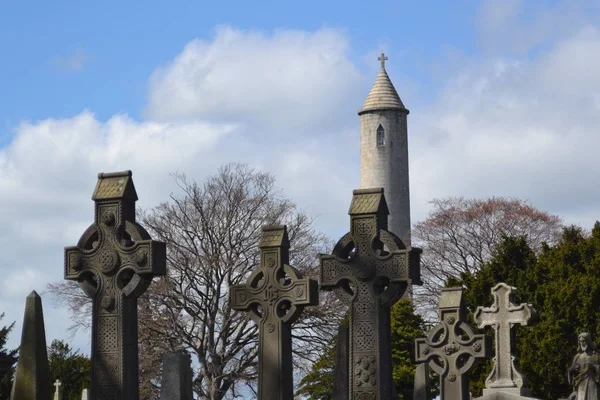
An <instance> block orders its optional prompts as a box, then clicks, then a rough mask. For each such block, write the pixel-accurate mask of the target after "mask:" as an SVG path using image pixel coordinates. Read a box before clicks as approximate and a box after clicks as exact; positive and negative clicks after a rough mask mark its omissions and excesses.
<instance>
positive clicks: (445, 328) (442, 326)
mask: <svg viewBox="0 0 600 400" xmlns="http://www.w3.org/2000/svg"><path fill="white" fill-rule="evenodd" d="M465 314H466V307H465V305H464V301H463V297H462V288H446V289H443V290H442V295H441V296H440V305H439V317H440V322H439V323H438V324H437V325H436V326H434V327H433V329H432V330H431V331H430V332H429V334H428V335H427V338H421V339H417V340H416V341H415V345H416V350H415V358H416V361H417V362H418V363H422V362H426V363H428V364H429V366H431V368H432V369H433V370H434V372H436V373H437V374H438V375H439V376H440V391H441V396H442V398H444V399H456V400H467V399H469V398H470V395H469V392H468V390H466V389H465V388H468V385H467V384H466V382H468V372H469V370H470V369H471V367H472V366H473V363H474V362H475V360H478V359H483V358H488V357H489V348H490V346H489V341H488V340H487V338H486V337H485V335H482V334H475V331H474V330H473V328H472V327H471V326H469V325H468V324H467V323H466V322H465V321H466V317H465ZM449 322H451V323H449Z"/></svg>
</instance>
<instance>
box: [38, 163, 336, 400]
mask: <svg viewBox="0 0 600 400" xmlns="http://www.w3.org/2000/svg"><path fill="white" fill-rule="evenodd" d="M174 177H175V180H176V182H177V185H178V187H179V188H180V189H181V193H180V194H179V195H172V196H171V199H170V201H168V202H165V203H162V204H160V205H158V206H157V207H155V208H153V209H151V210H148V211H146V212H142V213H141V216H140V218H139V219H140V221H141V224H142V225H143V226H144V227H146V229H147V230H148V231H149V232H150V234H151V235H152V237H153V238H154V239H155V240H160V241H164V242H166V243H167V263H168V273H167V276H166V277H162V278H158V279H155V281H154V282H153V284H152V285H151V286H150V289H149V290H148V291H147V292H146V294H145V295H144V296H142V297H141V298H140V301H139V332H140V350H141V351H140V371H141V372H140V381H141V383H142V385H141V386H142V387H141V391H142V392H143V393H146V396H148V397H146V398H155V396H156V393H157V391H156V388H157V387H158V384H159V382H158V381H157V380H158V377H159V376H160V360H161V358H162V355H163V354H164V352H165V351H170V350H185V351H188V352H190V354H191V355H192V357H193V360H194V362H193V364H194V366H195V378H194V391H195V392H196V393H197V395H198V396H199V398H200V399H211V400H216V399H224V398H235V397H237V396H239V395H240V392H243V391H244V390H246V391H247V390H253V389H254V382H255V379H256V374H257V371H256V362H257V351H258V345H257V336H258V332H257V326H256V325H255V324H254V322H252V321H251V320H250V319H249V318H248V316H247V315H246V313H244V312H237V311H234V310H232V309H231V308H230V305H229V286H230V285H236V284H242V283H244V282H245V281H246V279H247V278H248V276H249V274H250V273H251V272H252V271H253V270H254V269H255V268H256V267H257V266H258V263H259V257H260V251H259V248H258V242H259V239H260V234H261V230H262V227H263V226H264V225H274V224H286V225H287V227H288V233H289V237H290V243H291V246H292V248H291V249H290V263H291V264H292V266H294V267H296V268H297V269H298V270H300V271H301V272H303V273H304V275H305V276H306V275H308V276H312V277H315V275H316V273H317V270H318V260H317V258H316V255H317V254H318V253H319V252H327V251H328V250H330V248H331V245H332V243H331V240H330V239H329V238H327V237H326V236H324V235H323V234H321V233H319V232H317V231H316V230H315V229H314V227H313V223H312V222H313V221H312V220H311V219H310V218H309V217H307V216H306V215H305V214H304V213H302V212H300V211H298V209H297V207H296V205H295V204H294V203H293V202H291V201H290V200H288V199H286V198H285V197H283V195H282V193H281V191H279V190H278V189H277V188H276V186H275V179H274V177H273V176H272V175H270V174H268V173H262V172H256V171H254V170H252V169H251V168H249V167H248V166H246V165H241V164H229V165H226V166H224V167H222V168H221V169H220V170H219V171H218V173H217V174H216V175H214V176H212V177H209V178H208V179H207V180H206V181H205V182H204V183H203V184H202V185H198V184H196V183H195V182H191V181H188V180H187V179H186V177H185V175H182V174H177V175H175V176H174ZM48 290H49V291H50V292H51V293H53V294H54V295H55V296H54V297H55V301H57V302H59V303H62V304H65V303H66V304H68V305H69V308H70V311H71V316H72V318H73V319H74V325H73V327H72V329H80V328H82V327H87V326H89V325H87V324H88V322H87V321H88V320H89V310H87V309H85V307H86V306H87V304H88V303H89V301H87V302H86V300H85V299H84V298H82V297H79V296H80V295H79V293H78V291H79V289H76V288H75V287H73V286H72V285H70V284H69V283H68V282H64V283H55V284H51V285H49V286H48ZM75 304H77V305H76V306H75ZM343 312H344V310H343V309H342V308H341V307H340V305H339V303H338V302H337V301H336V300H335V299H334V298H333V297H332V296H330V295H327V294H325V293H321V305H320V306H318V307H309V308H307V309H305V311H304V313H303V316H302V317H301V319H300V320H299V321H298V322H297V323H296V324H295V326H294V330H293V334H294V336H293V340H294V352H295V365H296V366H297V367H301V368H308V366H309V365H310V363H311V362H312V361H314V359H315V358H316V357H317V356H318V354H319V353H320V351H321V349H322V348H323V347H324V346H326V344H327V342H328V341H329V339H330V338H331V337H332V336H333V335H334V334H335V331H336V328H337V324H338V322H339V318H341V317H342V314H343Z"/></svg>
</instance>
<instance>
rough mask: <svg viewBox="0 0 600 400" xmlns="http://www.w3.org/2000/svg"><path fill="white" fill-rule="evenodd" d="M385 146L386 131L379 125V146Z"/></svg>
mask: <svg viewBox="0 0 600 400" xmlns="http://www.w3.org/2000/svg"><path fill="white" fill-rule="evenodd" d="M383 145H385V130H384V129H383V126H381V125H379V128H377V146H383Z"/></svg>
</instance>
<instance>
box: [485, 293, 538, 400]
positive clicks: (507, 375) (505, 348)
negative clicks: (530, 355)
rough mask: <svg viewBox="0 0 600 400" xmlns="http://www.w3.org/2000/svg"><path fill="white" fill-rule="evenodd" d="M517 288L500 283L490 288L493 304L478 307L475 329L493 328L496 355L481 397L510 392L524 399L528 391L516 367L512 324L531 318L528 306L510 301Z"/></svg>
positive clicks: (520, 323) (522, 323) (525, 322)
mask: <svg viewBox="0 0 600 400" xmlns="http://www.w3.org/2000/svg"><path fill="white" fill-rule="evenodd" d="M513 290H516V288H513V287H510V286H508V285H507V284H506V283H499V284H497V285H496V286H494V287H493V288H492V296H493V297H494V304H492V306H491V307H486V308H484V307H477V310H476V311H475V315H474V317H475V322H477V325H478V327H479V328H480V329H481V328H484V327H486V326H492V327H493V328H494V331H495V336H496V338H495V339H496V356H495V357H494V367H493V368H492V372H491V374H490V375H489V376H488V378H487V379H486V381H485V387H486V389H484V393H483V394H484V395H485V394H487V393H488V392H492V391H499V390H501V391H503V392H511V393H514V394H517V395H523V396H527V395H529V390H527V389H523V383H524V382H523V376H522V375H521V373H520V372H519V369H518V368H517V367H516V366H515V363H514V361H515V357H514V356H513V355H512V354H513V352H512V351H513V343H514V342H513V333H514V331H512V329H511V328H512V327H513V325H517V324H518V325H527V321H529V318H531V307H530V306H529V305H528V304H525V303H522V304H519V305H515V304H514V303H513V302H512V291H513Z"/></svg>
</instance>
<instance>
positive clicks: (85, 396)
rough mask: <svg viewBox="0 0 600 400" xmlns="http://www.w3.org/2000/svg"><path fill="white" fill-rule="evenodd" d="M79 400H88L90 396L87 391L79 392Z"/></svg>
mask: <svg viewBox="0 0 600 400" xmlns="http://www.w3.org/2000/svg"><path fill="white" fill-rule="evenodd" d="M81 400H90V395H89V393H88V390H87V389H83V391H82V392H81Z"/></svg>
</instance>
